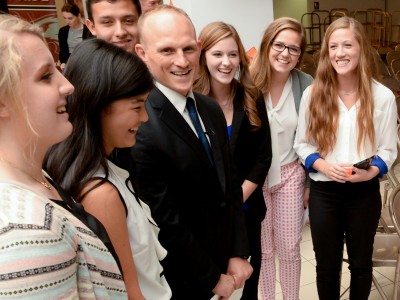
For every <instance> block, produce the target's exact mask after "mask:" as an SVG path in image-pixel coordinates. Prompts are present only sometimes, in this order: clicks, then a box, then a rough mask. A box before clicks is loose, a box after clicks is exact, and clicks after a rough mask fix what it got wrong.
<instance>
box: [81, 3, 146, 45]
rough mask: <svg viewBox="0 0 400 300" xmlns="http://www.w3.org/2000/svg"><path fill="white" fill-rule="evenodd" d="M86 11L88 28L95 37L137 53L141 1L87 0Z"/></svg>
mask: <svg viewBox="0 0 400 300" xmlns="http://www.w3.org/2000/svg"><path fill="white" fill-rule="evenodd" d="M86 9H87V14H88V19H87V20H86V26H87V27H88V28H89V30H90V32H91V33H92V34H93V35H94V36H95V37H97V38H99V39H102V40H105V41H107V42H109V43H112V44H114V45H116V46H118V47H120V48H123V49H125V50H126V51H128V52H134V51H135V44H136V43H137V42H138V33H137V22H138V19H139V16H140V14H141V8H140V3H139V0H87V2H86Z"/></svg>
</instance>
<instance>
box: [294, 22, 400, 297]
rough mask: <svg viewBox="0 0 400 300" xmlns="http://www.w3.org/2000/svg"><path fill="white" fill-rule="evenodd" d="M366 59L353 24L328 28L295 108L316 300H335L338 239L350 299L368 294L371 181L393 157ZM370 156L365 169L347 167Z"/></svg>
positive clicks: (387, 117) (375, 202)
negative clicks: (307, 180) (306, 175)
mask: <svg viewBox="0 0 400 300" xmlns="http://www.w3.org/2000/svg"><path fill="white" fill-rule="evenodd" d="M373 51H374V49H372V47H371V46H370V44H369V43H368V39H367V37H366V36H365V32H364V29H363V27H362V25H361V24H360V23H359V22H358V21H356V20H354V19H351V18H347V17H345V18H340V19H338V20H337V21H335V22H333V23H332V24H331V25H330V26H329V28H328V29H327V31H326V34H325V39H324V41H323V43H322V48H321V54H320V60H319V64H318V69H317V73H316V77H315V81H314V83H313V85H312V86H311V87H310V88H309V89H307V90H306V91H305V92H304V94H303V100H304V101H302V102H301V106H300V113H299V124H298V129H297V134H296V141H295V149H296V151H297V153H298V154H299V156H300V158H301V159H302V161H303V162H304V164H305V166H306V169H307V170H308V171H309V172H310V177H311V179H312V181H311V191H310V206H309V207H310V224H311V233H312V239H313V246H314V251H315V256H316V260H317V288H318V294H319V298H320V299H339V293H340V282H339V278H340V275H339V274H340V271H341V265H342V254H343V238H344V237H346V247H347V252H348V256H349V262H350V266H349V269H350V271H351V284H350V295H351V299H358V300H363V299H368V295H369V293H370V289H371V280H372V262H371V257H372V251H373V242H374V236H375V231H376V227H377V225H378V220H379V216H380V213H381V197H380V192H379V181H378V177H382V176H383V175H384V174H385V173H386V172H387V171H388V169H389V168H390V166H391V165H392V163H393V161H394V160H395V158H396V155H397V148H396V112H397V110H396V103H395V97H394V95H393V93H392V92H391V91H390V90H389V89H387V88H386V87H384V86H383V85H382V84H380V83H378V82H377V81H376V80H375V78H377V74H378V70H377V67H376V64H375V61H376V54H374V52H373ZM371 156H373V159H372V163H371V166H369V167H368V166H367V168H366V169H359V168H356V167H354V166H353V164H354V163H356V162H358V161H361V160H364V159H366V158H369V157H371ZM346 167H347V168H348V169H350V175H348V174H349V173H346ZM351 173H353V174H351Z"/></svg>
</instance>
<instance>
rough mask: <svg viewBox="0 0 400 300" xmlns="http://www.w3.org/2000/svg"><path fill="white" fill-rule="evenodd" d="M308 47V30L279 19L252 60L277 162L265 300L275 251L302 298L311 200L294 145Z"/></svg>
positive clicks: (288, 288) (286, 292)
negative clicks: (305, 223) (304, 236)
mask: <svg viewBox="0 0 400 300" xmlns="http://www.w3.org/2000/svg"><path fill="white" fill-rule="evenodd" d="M305 49H306V37H305V31H304V28H303V27H302V25H301V24H300V23H299V22H298V21H297V20H295V19H292V18H286V17H283V18H278V19H276V20H274V21H273V22H272V23H271V24H269V26H268V27H267V29H266V30H265V32H264V35H263V38H262V40H261V45H260V47H259V50H258V53H257V55H256V57H255V59H254V61H253V64H252V75H253V79H254V83H255V85H256V86H257V87H258V88H259V89H260V90H261V91H262V93H263V95H264V103H265V105H266V107H267V112H268V118H269V123H270V126H271V140H272V153H273V155H272V163H271V168H270V170H269V172H268V177H267V180H266V181H265V183H264V186H263V193H264V199H265V203H266V205H267V215H266V217H265V219H264V221H263V223H262V229H261V245H262V263H261V272H260V292H261V296H262V299H275V282H276V274H275V253H276V254H277V255H278V258H279V277H280V284H281V287H282V293H283V298H284V299H287V300H297V299H298V298H299V288H300V273H301V256H300V241H301V232H302V229H303V221H302V219H303V215H304V207H306V206H307V203H308V191H309V189H305V188H304V186H305V178H306V177H305V172H304V169H303V168H302V166H301V165H300V163H299V159H298V156H297V154H296V152H295V151H294V149H293V143H294V137H295V133H296V128H297V116H298V111H299V105H300V99H301V95H302V94H303V91H304V89H305V88H306V87H307V86H309V85H310V84H311V82H312V77H311V76H310V75H308V74H305V73H303V72H301V71H299V70H297V69H296V66H297V65H298V64H299V63H300V62H301V59H302V56H303V54H304V51H305Z"/></svg>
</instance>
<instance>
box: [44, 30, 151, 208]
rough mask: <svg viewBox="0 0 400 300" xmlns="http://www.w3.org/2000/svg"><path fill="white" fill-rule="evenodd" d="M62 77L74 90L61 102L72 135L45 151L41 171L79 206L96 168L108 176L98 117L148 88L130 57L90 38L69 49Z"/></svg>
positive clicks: (144, 73)
mask: <svg viewBox="0 0 400 300" xmlns="http://www.w3.org/2000/svg"><path fill="white" fill-rule="evenodd" d="M65 77H66V78H67V79H68V80H69V81H70V82H71V83H72V84H73V85H74V86H75V91H74V93H73V94H71V95H70V96H68V99H67V100H68V113H69V120H70V122H71V123H72V125H73V126H74V130H73V132H72V134H71V135H70V136H69V137H68V138H67V139H66V140H64V141H63V142H61V143H59V144H57V145H55V146H53V147H52V148H51V149H50V150H49V152H48V153H47V157H46V159H45V163H44V169H45V170H46V171H47V172H48V173H49V175H50V176H51V177H52V178H53V179H54V181H55V182H58V183H59V184H60V185H61V186H62V187H63V188H64V189H65V190H66V191H67V192H68V194H69V195H71V196H72V197H75V199H76V200H78V201H79V199H78V196H79V193H80V192H81V191H82V188H83V187H84V186H85V185H86V184H87V183H88V182H89V181H90V180H91V179H92V177H93V175H94V173H95V172H96V171H97V170H98V169H99V167H103V168H104V170H105V172H106V175H108V167H107V160H106V159H107V157H106V156H107V154H106V152H105V149H104V145H103V134H102V130H101V113H102V111H103V110H104V109H105V108H106V107H107V106H108V105H109V104H111V103H112V102H114V101H117V100H119V99H123V98H130V97H134V96H138V95H141V94H144V93H147V92H149V91H150V90H151V89H152V88H153V86H154V84H153V78H152V76H151V74H150V72H149V70H148V69H147V67H146V65H145V64H144V62H143V61H142V60H141V59H140V58H139V57H138V56H137V55H136V54H132V53H129V52H127V51H125V50H123V49H121V48H119V47H117V46H114V45H112V44H109V43H107V42H105V41H103V40H101V39H96V38H92V39H88V40H84V41H82V42H81V43H80V44H79V45H78V46H77V47H76V48H75V50H74V52H73V53H72V54H71V56H70V58H69V60H68V64H67V67H66V69H65Z"/></svg>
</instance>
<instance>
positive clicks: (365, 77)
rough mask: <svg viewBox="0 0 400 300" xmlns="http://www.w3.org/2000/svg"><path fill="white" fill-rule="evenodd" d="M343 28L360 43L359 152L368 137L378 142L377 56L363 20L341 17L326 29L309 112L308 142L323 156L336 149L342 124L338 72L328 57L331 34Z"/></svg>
mask: <svg viewBox="0 0 400 300" xmlns="http://www.w3.org/2000/svg"><path fill="white" fill-rule="evenodd" d="M342 28H346V29H350V30H351V32H352V33H353V35H354V38H355V39H356V41H357V42H358V43H359V45H360V61H359V64H358V66H357V68H356V76H358V87H357V93H358V96H359V101H360V106H359V109H358V111H357V130H358V136H357V151H360V148H361V145H362V143H364V145H365V143H366V141H367V140H369V142H370V143H371V145H374V144H375V132H374V123H373V112H374V103H373V99H372V79H373V78H375V79H379V71H378V67H377V55H376V53H374V51H375V50H374V49H373V48H372V47H371V45H370V44H369V42H368V38H367V36H366V34H365V31H364V28H363V26H362V25H361V23H360V22H358V21H357V20H355V19H353V18H349V17H342V18H340V19H338V20H336V21H334V22H333V23H332V24H331V25H330V26H329V27H328V28H327V30H326V33H325V37H324V40H323V42H322V45H321V52H320V58H319V62H318V68H317V72H316V75H315V80H314V83H313V86H312V91H311V96H310V97H311V98H310V99H311V101H310V107H309V114H308V115H307V118H308V121H309V124H308V129H307V141H308V142H311V141H313V143H315V144H316V145H317V147H318V151H319V153H320V155H321V156H322V157H324V156H326V155H327V154H328V153H329V152H331V151H332V150H333V148H334V145H335V143H336V139H337V136H336V134H337V129H338V125H339V124H338V123H339V105H338V101H337V99H338V81H337V73H336V72H335V69H334V68H333V66H332V64H331V61H330V58H329V45H328V43H329V38H330V36H331V35H332V33H333V32H334V31H335V30H337V29H342Z"/></svg>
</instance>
